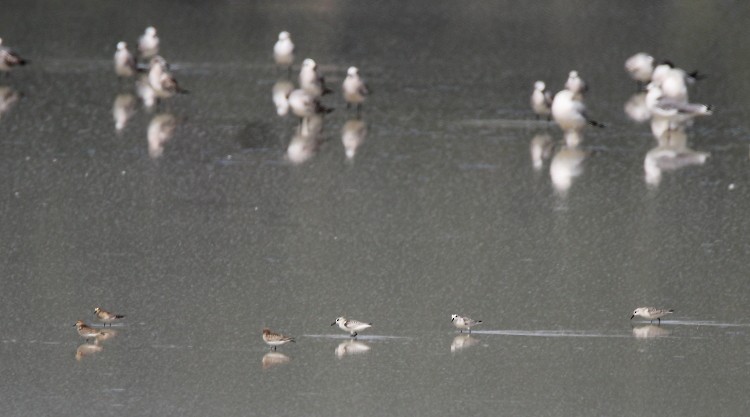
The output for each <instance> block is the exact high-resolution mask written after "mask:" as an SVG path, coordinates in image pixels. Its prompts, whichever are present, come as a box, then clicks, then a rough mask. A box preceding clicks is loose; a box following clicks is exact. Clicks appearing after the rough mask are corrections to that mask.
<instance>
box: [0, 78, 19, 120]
mask: <svg viewBox="0 0 750 417" xmlns="http://www.w3.org/2000/svg"><path fill="white" fill-rule="evenodd" d="M20 98H21V93H19V92H18V91H16V90H15V89H13V87H9V86H7V85H0V117H3V115H4V114H5V113H7V112H8V110H10V109H11V108H12V107H13V106H14V105H15V104H16V102H17V101H18V99H20Z"/></svg>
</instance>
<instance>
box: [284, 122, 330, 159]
mask: <svg viewBox="0 0 750 417" xmlns="http://www.w3.org/2000/svg"><path fill="white" fill-rule="evenodd" d="M322 132H323V116H321V115H319V114H316V115H312V116H309V117H304V118H303V119H302V123H301V125H300V126H299V128H297V129H296V131H295V134H294V136H292V140H291V141H289V146H288V147H287V150H286V158H287V160H289V162H291V163H293V164H295V165H296V164H301V163H303V162H306V161H307V160H309V159H310V158H312V156H313V155H314V154H315V152H317V150H318V148H319V147H320V143H321V142H322V136H321V133H322Z"/></svg>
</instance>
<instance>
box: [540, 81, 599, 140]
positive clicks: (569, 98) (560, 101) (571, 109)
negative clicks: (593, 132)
mask: <svg viewBox="0 0 750 417" xmlns="http://www.w3.org/2000/svg"><path fill="white" fill-rule="evenodd" d="M552 118H553V119H555V122H557V124H558V126H560V128H561V129H562V130H563V131H564V132H565V133H566V134H568V133H576V134H577V133H580V132H581V131H582V130H583V128H584V127H586V125H587V124H589V125H592V126H596V127H604V125H603V124H601V123H599V122H597V121H595V120H591V119H590V118H589V117H588V115H587V114H586V105H585V104H583V100H582V99H581V96H580V94H578V93H574V92H573V91H571V90H568V89H565V90H562V91H560V92H558V93H557V94H555V98H554V99H553V100H552Z"/></svg>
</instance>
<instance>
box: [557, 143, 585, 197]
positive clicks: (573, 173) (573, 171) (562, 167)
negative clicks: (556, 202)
mask: <svg viewBox="0 0 750 417" xmlns="http://www.w3.org/2000/svg"><path fill="white" fill-rule="evenodd" d="M586 156H587V154H586V152H584V151H582V150H581V149H579V148H578V147H576V146H570V145H565V146H563V147H561V148H560V150H559V151H557V153H556V154H555V156H553V157H552V161H551V162H550V164H549V174H550V178H551V179H552V184H553V185H554V186H555V189H556V190H557V191H558V192H559V193H562V194H564V193H565V192H567V191H568V189H570V187H571V186H572V185H573V180H574V179H575V178H576V177H578V176H580V175H581V174H582V173H583V162H584V160H585V159H586Z"/></svg>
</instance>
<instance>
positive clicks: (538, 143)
mask: <svg viewBox="0 0 750 417" xmlns="http://www.w3.org/2000/svg"><path fill="white" fill-rule="evenodd" d="M553 147H554V143H553V142H552V136H550V135H548V134H547V133H540V134H538V135H536V136H534V137H533V138H532V139H531V144H530V145H529V152H530V153H531V164H532V166H533V167H534V170H535V171H539V170H540V169H542V166H543V165H544V161H546V160H548V159H549V158H550V157H551V156H552V149H553Z"/></svg>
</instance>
